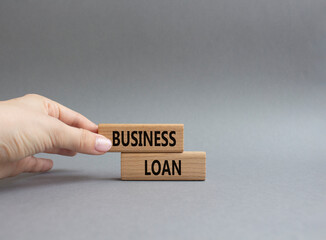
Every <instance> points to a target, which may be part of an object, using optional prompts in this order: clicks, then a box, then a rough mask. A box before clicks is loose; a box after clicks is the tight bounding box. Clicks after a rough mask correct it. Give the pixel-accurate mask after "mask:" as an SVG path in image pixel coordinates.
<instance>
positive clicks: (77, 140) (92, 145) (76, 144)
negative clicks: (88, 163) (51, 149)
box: [55, 124, 112, 155]
mask: <svg viewBox="0 0 326 240" xmlns="http://www.w3.org/2000/svg"><path fill="white" fill-rule="evenodd" d="M57 135H58V136H56V137H55V139H56V143H55V145H56V146H55V147H58V148H64V149H69V150H72V151H74V152H79V153H85V154H93V155H99V154H103V153H105V152H107V151H109V150H110V148H111V147H112V142H111V140H110V139H108V138H106V137H104V136H102V135H99V134H96V133H93V132H91V131H88V130H86V129H83V128H75V127H70V126H68V125H66V124H62V127H61V128H60V130H59V133H58V134H57Z"/></svg>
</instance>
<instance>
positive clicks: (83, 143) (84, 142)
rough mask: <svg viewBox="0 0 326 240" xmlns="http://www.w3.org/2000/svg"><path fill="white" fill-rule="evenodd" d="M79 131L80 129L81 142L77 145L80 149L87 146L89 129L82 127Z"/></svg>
mask: <svg viewBox="0 0 326 240" xmlns="http://www.w3.org/2000/svg"><path fill="white" fill-rule="evenodd" d="M79 131H80V138H79V143H78V145H77V147H78V148H79V149H85V148H86V147H87V136H88V132H87V130H85V129H83V128H80V129H79ZM76 150H77V149H76Z"/></svg>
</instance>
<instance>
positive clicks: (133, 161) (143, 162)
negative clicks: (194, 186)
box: [121, 152, 206, 180]
mask: <svg viewBox="0 0 326 240" xmlns="http://www.w3.org/2000/svg"><path fill="white" fill-rule="evenodd" d="M205 178H206V153H205V152H182V153H121V179H122V180H205Z"/></svg>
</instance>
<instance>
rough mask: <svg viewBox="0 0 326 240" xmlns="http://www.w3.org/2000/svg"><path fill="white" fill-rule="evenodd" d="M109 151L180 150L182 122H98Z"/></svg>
mask: <svg viewBox="0 0 326 240" xmlns="http://www.w3.org/2000/svg"><path fill="white" fill-rule="evenodd" d="M98 133H99V134H101V135H104V136H105V137H107V138H109V139H110V140H111V141H112V144H113V145H112V148H111V149H110V152H182V151H183V124H99V127H98Z"/></svg>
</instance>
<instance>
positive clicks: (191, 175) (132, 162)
mask: <svg viewBox="0 0 326 240" xmlns="http://www.w3.org/2000/svg"><path fill="white" fill-rule="evenodd" d="M183 129H184V126H183V124H99V130H98V132H99V134H101V135H104V136H105V137H107V138H109V139H111V141H112V148H111V149H110V152H121V179H122V180H205V178H206V153H205V152H184V151H183Z"/></svg>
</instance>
